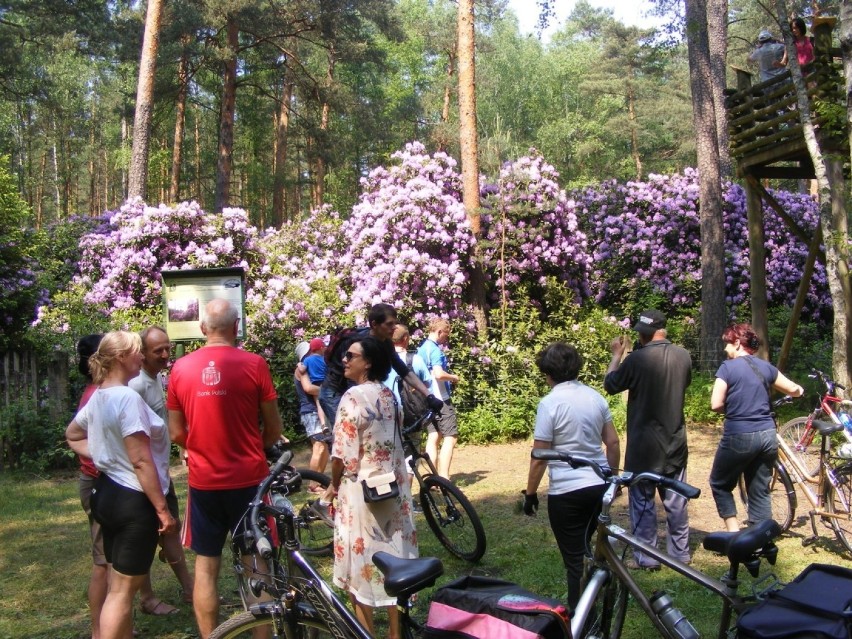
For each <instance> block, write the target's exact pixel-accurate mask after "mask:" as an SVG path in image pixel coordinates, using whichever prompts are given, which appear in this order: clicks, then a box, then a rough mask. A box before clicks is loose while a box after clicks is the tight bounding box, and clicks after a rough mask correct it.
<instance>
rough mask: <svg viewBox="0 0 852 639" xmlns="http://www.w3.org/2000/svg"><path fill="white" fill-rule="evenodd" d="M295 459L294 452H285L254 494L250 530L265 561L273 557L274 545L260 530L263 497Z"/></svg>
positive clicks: (250, 514) (250, 512)
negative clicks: (259, 522)
mask: <svg viewBox="0 0 852 639" xmlns="http://www.w3.org/2000/svg"><path fill="white" fill-rule="evenodd" d="M292 459H293V451H291V450H285V451H284V452H283V453H281V456H280V457H279V458H278V461H276V462H275V465H274V466H273V467H272V468H271V469H270V470H269V474H268V475H267V476H266V479H264V480H263V481H262V482H261V484H260V486H258V487H257V492H256V493H255V494H254V499H253V500H252V502H251V505H250V506H251V510H250V511H249V522H248V524H249V529H250V532H251V535H252V538H253V540H254V545H255V548H257V552H258V554H259V555H260V556H261V557H263V558H264V559H269V558H270V557H272V544H271V543H270V542H269V539H267V538H266V535H264V534H263V531H261V530H260V524H258V521H259V520H260V507H261V506H262V505H263V496H264V495H265V494H266V493H267V491H269V487H270V486H271V485H272V482H274V481H275V480H276V479H278V476H279V475H280V474H281V473H282V472H284V469H285V468H287V465H288V464H289V463H290V460H292Z"/></svg>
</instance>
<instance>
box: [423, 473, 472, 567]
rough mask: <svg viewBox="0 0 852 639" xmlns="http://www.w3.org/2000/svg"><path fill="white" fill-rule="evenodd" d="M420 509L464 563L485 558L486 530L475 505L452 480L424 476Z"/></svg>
mask: <svg viewBox="0 0 852 639" xmlns="http://www.w3.org/2000/svg"><path fill="white" fill-rule="evenodd" d="M433 489H434V490H433ZM436 493H437V494H436ZM420 506H421V508H423V515H424V516H425V517H426V523H427V524H429V528H431V529H432V532H433V533H435V536H436V537H437V538H438V541H439V542H441V545H443V546H444V548H446V549H447V550H449V551H450V552H451V553H452V554H453V555H455V556H456V557H458V558H459V559H464V560H465V561H469V562H477V561H479V560H480V559H482V555H484V554H485V529H484V528H483V527H482V522H481V521H480V519H479V515H477V514H476V511H475V510H474V508H473V505H472V504H471V503H470V501H468V499H467V497H465V496H464V494H463V493H462V491H461V490H459V489H458V488H457V487H456V486H455V485H454V484H453V483H452V482H450V480H448V479H445V478H444V477H440V476H438V475H428V476H426V477H424V478H423V484H422V486H421V489H420Z"/></svg>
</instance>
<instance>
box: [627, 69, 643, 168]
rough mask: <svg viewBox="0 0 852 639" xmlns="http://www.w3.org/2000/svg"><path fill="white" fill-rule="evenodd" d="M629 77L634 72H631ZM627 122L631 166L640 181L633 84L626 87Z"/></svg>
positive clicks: (640, 164) (637, 130) (640, 165)
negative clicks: (634, 168)
mask: <svg viewBox="0 0 852 639" xmlns="http://www.w3.org/2000/svg"><path fill="white" fill-rule="evenodd" d="M631 75H635V71H634V70H631ZM627 121H628V122H630V152H631V154H632V155H633V165H634V166H635V167H636V179H637V180H641V179H642V156H641V155H640V154H639V125H638V124H637V122H636V92H635V91H634V90H633V83H632V82H630V83H628V85H627Z"/></svg>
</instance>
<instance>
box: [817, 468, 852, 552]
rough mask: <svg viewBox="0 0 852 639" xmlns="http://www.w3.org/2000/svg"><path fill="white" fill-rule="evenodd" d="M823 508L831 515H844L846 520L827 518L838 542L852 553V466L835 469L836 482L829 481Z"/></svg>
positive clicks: (826, 486)
mask: <svg viewBox="0 0 852 639" xmlns="http://www.w3.org/2000/svg"><path fill="white" fill-rule="evenodd" d="M822 503H823V507H824V508H825V510H826V511H828V512H829V513H843V514H846V515H847V517H846V518H845V519H837V518H835V517H827V519H828V521H829V524H830V525H831V528H832V530H834V534H835V536H836V537H837V540H838V541H839V542H840V543H841V544H843V546H844V548H846V550H848V551H849V552H852V519H850V518H849V513H850V508H852V464H846V465H844V466H840V467H839V468H835V469H834V481H833V482H832V481H827V482H826V484H825V493H824V495H823V502H822Z"/></svg>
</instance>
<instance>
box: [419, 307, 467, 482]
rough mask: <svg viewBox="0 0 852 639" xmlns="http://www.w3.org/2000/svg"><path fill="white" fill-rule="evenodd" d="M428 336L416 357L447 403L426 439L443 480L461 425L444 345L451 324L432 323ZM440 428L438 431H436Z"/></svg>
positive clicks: (454, 381) (435, 391) (434, 390)
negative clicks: (452, 398) (457, 415)
mask: <svg viewBox="0 0 852 639" xmlns="http://www.w3.org/2000/svg"><path fill="white" fill-rule="evenodd" d="M428 331H429V336H428V337H427V338H426V339H425V340H424V341H423V343H422V344H421V345H420V348H418V349H417V354H418V355H420V357H422V358H423V361H424V362H426V367H427V368H428V369H429V373H430V374H431V375H432V393H433V394H434V395H435V396H436V397H438V398H439V399H441V400H443V401H444V408H443V409H442V410H441V413H440V415H436V417H435V420H434V423H430V424H429V426H428V430H429V435H428V437H427V439H426V452H427V454H428V455H429V457H430V458H431V459H432V460H434V462H435V466H437V468H438V474H439V475H441V477H446V478H447V479H449V478H450V464H451V463H452V461H453V449H455V447H456V441H457V440H458V436H459V423H458V418H457V417H456V409H455V407H454V406H453V404H452V401H451V399H450V395H451V394H452V384H457V383H458V381H459V378H458V375H453V374H452V373H450V372H449V370H448V363H447V356H446V355H445V354H444V351H443V349H442V348H441V347H442V346H446V344H447V343H448V342H449V339H450V323H449V322H448V321H447V320H445V319H443V318H440V317H434V318H432V319H431V320H430V321H429V327H428ZM436 425H437V429H436ZM442 437H443V442H442V443H441V452H440V454H439V453H438V440H439V439H440V438H442Z"/></svg>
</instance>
